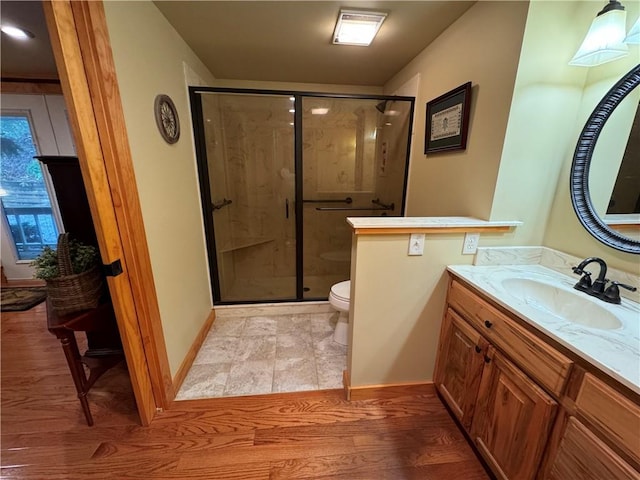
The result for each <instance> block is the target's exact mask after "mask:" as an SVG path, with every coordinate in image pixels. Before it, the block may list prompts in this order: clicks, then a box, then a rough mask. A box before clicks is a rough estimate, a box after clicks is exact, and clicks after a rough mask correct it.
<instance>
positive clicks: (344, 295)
mask: <svg viewBox="0 0 640 480" xmlns="http://www.w3.org/2000/svg"><path fill="white" fill-rule="evenodd" d="M331 294H332V295H333V296H334V297H336V298H340V299H342V300H347V301H349V297H350V296H351V280H345V281H344V282H340V283H336V284H335V285H334V286H333V287H331Z"/></svg>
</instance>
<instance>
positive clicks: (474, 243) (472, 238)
mask: <svg viewBox="0 0 640 480" xmlns="http://www.w3.org/2000/svg"><path fill="white" fill-rule="evenodd" d="M479 241H480V234H479V233H467V234H466V235H465V236H464V244H463V245H462V254H463V255H473V254H474V253H476V251H477V250H478V242H479Z"/></svg>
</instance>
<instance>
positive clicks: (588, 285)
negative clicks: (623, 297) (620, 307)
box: [572, 257, 637, 303]
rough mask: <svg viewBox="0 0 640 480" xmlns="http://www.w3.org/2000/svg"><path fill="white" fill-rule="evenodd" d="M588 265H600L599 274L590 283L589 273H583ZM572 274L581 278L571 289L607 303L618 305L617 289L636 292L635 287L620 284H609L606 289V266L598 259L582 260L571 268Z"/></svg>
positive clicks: (618, 295)
mask: <svg viewBox="0 0 640 480" xmlns="http://www.w3.org/2000/svg"><path fill="white" fill-rule="evenodd" d="M590 263H597V264H598V265H600V273H598V277H597V278H596V279H595V281H593V282H592V281H591V272H585V270H584V268H585V267H586V266H587V265H589V264H590ZM572 270H573V273H575V274H576V275H582V278H580V280H579V281H578V283H576V284H575V285H574V286H573V288H575V289H576V290H580V291H581V292H585V293H586V294H588V295H591V296H593V297H596V298H599V299H601V300H603V301H605V302H608V303H620V289H619V287H622V288H626V289H627V290H630V291H632V292H635V291H636V290H637V288H636V287H632V286H631V285H625V284H624V283H620V282H611V285H609V286H608V287H607V288H606V289H605V287H606V285H607V282H608V281H609V280H608V279H607V278H606V275H607V264H606V263H605V261H604V260H602V259H601V258H598V257H589V258H586V259H584V260H583V261H582V262H580V264H579V265H578V266H577V267H573V268H572Z"/></svg>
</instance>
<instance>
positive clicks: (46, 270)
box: [31, 233, 104, 315]
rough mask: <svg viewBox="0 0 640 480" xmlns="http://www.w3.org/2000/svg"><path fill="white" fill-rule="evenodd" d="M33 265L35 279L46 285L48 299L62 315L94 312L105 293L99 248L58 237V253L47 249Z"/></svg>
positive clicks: (63, 236) (66, 234) (64, 234)
mask: <svg viewBox="0 0 640 480" xmlns="http://www.w3.org/2000/svg"><path fill="white" fill-rule="evenodd" d="M31 265H32V266H33V267H35V274H34V276H35V277H36V278H40V279H42V280H44V281H45V282H46V284H47V296H48V297H49V301H50V302H51V306H52V307H53V309H54V310H55V311H56V312H57V313H58V314H59V315H67V314H69V313H73V312H77V311H80V310H86V309H89V308H95V307H97V306H98V304H99V302H100V298H101V297H102V294H103V291H104V280H103V275H102V273H101V271H100V265H99V255H98V250H97V248H96V247H94V246H92V245H85V244H83V243H81V242H78V241H77V240H72V239H70V238H69V234H68V233H63V234H61V235H60V236H59V237H58V245H57V249H55V250H54V249H52V248H50V247H45V248H44V249H43V251H42V253H41V254H40V255H38V256H37V257H36V258H35V259H34V260H33V262H31Z"/></svg>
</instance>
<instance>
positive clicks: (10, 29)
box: [0, 25, 35, 40]
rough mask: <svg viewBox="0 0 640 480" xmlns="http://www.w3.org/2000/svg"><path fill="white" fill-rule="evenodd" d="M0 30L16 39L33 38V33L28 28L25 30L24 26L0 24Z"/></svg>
mask: <svg viewBox="0 0 640 480" xmlns="http://www.w3.org/2000/svg"><path fill="white" fill-rule="evenodd" d="M0 30H2V32H3V33H6V34H7V35H9V36H10V37H11V38H17V39H18V40H27V39H29V38H35V35H34V34H33V33H31V32H30V31H29V30H25V29H24V28H19V27H14V26H12V25H2V26H0Z"/></svg>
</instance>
